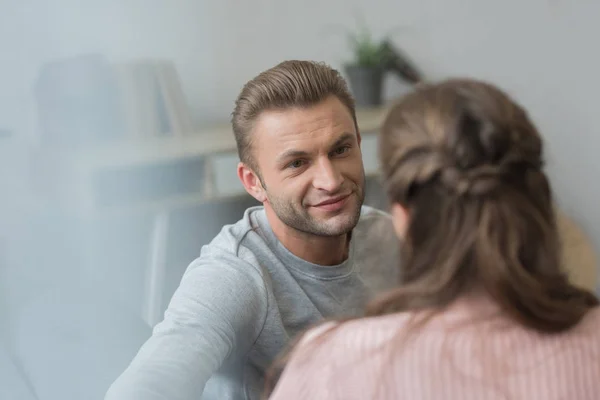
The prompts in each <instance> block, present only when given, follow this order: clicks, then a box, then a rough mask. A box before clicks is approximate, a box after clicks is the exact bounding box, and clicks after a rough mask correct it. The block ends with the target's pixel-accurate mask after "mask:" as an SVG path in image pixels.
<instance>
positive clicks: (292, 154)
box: [275, 132, 354, 164]
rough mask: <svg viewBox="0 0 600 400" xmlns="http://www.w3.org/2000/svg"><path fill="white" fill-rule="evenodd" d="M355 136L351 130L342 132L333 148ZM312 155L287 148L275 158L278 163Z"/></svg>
mask: <svg viewBox="0 0 600 400" xmlns="http://www.w3.org/2000/svg"><path fill="white" fill-rule="evenodd" d="M353 138H354V134H353V133H349V132H344V134H342V136H340V137H339V138H338V139H337V140H336V141H335V142H334V143H333V144H332V145H331V149H335V148H336V147H339V146H340V145H341V144H342V143H344V142H347V141H349V140H352V139H353ZM308 156H310V154H309V153H308V152H306V151H303V150H293V149H292V150H287V151H286V152H284V153H283V154H281V155H279V156H277V158H276V159H275V162H276V163H277V164H281V163H283V162H284V161H286V160H288V159H292V158H301V157H308Z"/></svg>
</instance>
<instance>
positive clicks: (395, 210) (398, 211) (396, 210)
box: [390, 203, 409, 239]
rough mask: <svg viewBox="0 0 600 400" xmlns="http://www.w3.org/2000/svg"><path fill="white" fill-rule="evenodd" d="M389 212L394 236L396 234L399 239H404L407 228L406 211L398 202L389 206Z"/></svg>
mask: <svg viewBox="0 0 600 400" xmlns="http://www.w3.org/2000/svg"><path fill="white" fill-rule="evenodd" d="M390 212H391V214H392V222H393V224H394V230H395V231H396V236H398V238H400V239H404V236H405V235H406V230H407V229H408V218H409V215H408V211H407V210H406V208H404V207H402V206H401V205H400V204H398V203H394V204H392V206H391V210H390Z"/></svg>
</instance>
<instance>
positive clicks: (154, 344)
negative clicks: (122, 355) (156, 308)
mask: <svg viewBox="0 0 600 400" xmlns="http://www.w3.org/2000/svg"><path fill="white" fill-rule="evenodd" d="M266 302H267V294H266V288H265V284H264V280H263V278H262V276H261V274H260V272H259V271H258V270H257V269H256V268H255V267H254V266H252V265H250V264H247V263H245V262H244V261H242V260H240V259H239V258H237V257H235V256H233V255H231V256H230V257H225V258H224V259H208V260H204V259H202V258H199V259H197V260H196V261H195V262H193V263H192V264H191V265H190V267H189V268H188V270H187V271H186V273H185V274H184V276H183V278H182V281H181V284H180V286H179V288H178V289H177V290H176V292H175V294H174V295H173V298H172V300H171V303H170V304H169V307H168V309H167V311H166V312H165V316H164V320H163V321H162V322H160V323H159V324H157V325H156V327H155V328H154V330H153V333H152V336H151V337H150V338H149V339H148V341H147V342H146V343H144V345H143V346H142V347H141V349H140V350H139V352H138V354H137V355H136V356H135V358H134V359H133V361H132V362H131V364H130V365H129V367H128V368H127V369H126V370H125V371H124V372H123V373H122V374H121V376H119V377H118V379H117V380H116V381H115V382H114V383H113V384H112V385H111V387H110V389H109V390H108V393H107V394H106V397H105V400H159V399H169V400H188V399H190V400H192V399H193V400H197V399H198V398H199V397H200V395H201V394H202V392H203V390H204V386H205V384H206V382H207V380H208V379H209V378H210V377H211V376H212V375H213V374H214V373H215V372H216V371H217V370H218V369H219V368H220V367H221V365H222V364H223V362H224V361H225V360H226V359H227V357H228V356H229V355H230V354H232V353H233V352H236V353H239V352H246V351H248V350H249V349H250V347H251V346H252V344H253V343H254V341H255V340H256V338H257V336H258V334H259V332H260V330H261V329H262V326H263V324H264V321H265V318H266V309H267V304H266Z"/></svg>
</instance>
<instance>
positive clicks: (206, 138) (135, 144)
mask: <svg viewBox="0 0 600 400" xmlns="http://www.w3.org/2000/svg"><path fill="white" fill-rule="evenodd" d="M386 111H387V107H378V108H371V109H359V110H357V121H358V125H359V129H360V131H361V132H364V133H368V132H372V131H376V130H378V129H379V127H380V126H381V124H382V123H383V118H384V117H385V113H386ZM39 150H40V152H51V153H54V157H56V158H62V159H64V158H65V157H66V158H70V159H71V161H72V162H75V164H76V165H77V167H78V168H91V169H97V168H107V167H115V168H123V167H128V166H136V165H140V164H147V163H160V162H168V161H170V160H174V159H182V158H190V157H199V156H205V155H214V154H219V153H229V152H236V151H237V148H236V143H235V138H234V136H233V132H232V131H231V125H230V124H219V125H215V126H211V127H207V128H205V129H202V130H200V131H198V132H195V133H190V134H188V135H186V136H166V137H155V138H148V139H142V140H140V139H130V140H122V141H118V142H110V143H105V144H97V145H93V146H89V147H80V148H77V149H74V148H66V147H44V148H43V149H39Z"/></svg>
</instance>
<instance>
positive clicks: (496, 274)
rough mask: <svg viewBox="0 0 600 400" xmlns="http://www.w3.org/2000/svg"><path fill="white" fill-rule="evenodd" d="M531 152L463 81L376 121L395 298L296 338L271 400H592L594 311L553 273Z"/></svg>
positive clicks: (555, 242)
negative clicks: (395, 243) (397, 263)
mask: <svg viewBox="0 0 600 400" xmlns="http://www.w3.org/2000/svg"><path fill="white" fill-rule="evenodd" d="M542 155H543V154H542V140H541V138H540V135H539V133H538V132H537V130H536V128H535V127H534V126H533V124H532V123H531V121H530V120H529V118H528V117H527V115H526V113H525V111H524V110H523V109H522V108H521V107H519V106H518V105H517V104H515V103H514V102H513V101H512V100H511V99H510V98H509V97H508V96H507V95H506V94H505V93H503V92H502V91H500V90H499V89H497V88H496V87H494V86H492V85H489V84H486V83H482V82H478V81H473V80H448V81H445V82H442V83H439V84H432V85H426V86H422V87H420V88H418V89H417V90H416V91H414V92H413V93H411V94H409V95H407V96H406V97H405V98H404V99H403V100H402V101H401V102H400V103H399V104H397V105H396V106H395V107H394V108H393V109H392V110H391V112H390V113H389V115H388V117H387V119H386V121H385V123H384V126H383V128H382V132H381V138H380V160H381V165H382V172H383V177H384V183H385V185H386V188H387V193H388V195H389V199H390V202H391V204H392V206H391V213H392V217H393V222H394V226H395V228H396V232H397V234H398V237H399V238H401V240H402V242H403V246H402V248H403V254H402V260H401V265H402V285H400V286H399V287H398V288H397V289H395V290H394V291H392V292H390V293H387V294H385V295H384V296H383V297H381V298H380V299H378V300H377V301H376V302H375V303H373V304H371V305H370V306H369V308H368V309H367V313H366V315H367V317H366V318H361V319H355V320H350V321H345V322H330V323H327V324H325V325H323V326H321V327H318V328H315V329H313V330H311V331H309V332H308V334H307V335H305V336H304V337H303V338H302V339H301V340H300V343H299V344H298V346H296V348H295V349H294V350H293V351H292V352H291V353H290V358H289V361H288V364H287V367H286V369H285V370H284V372H283V374H282V375H281V379H280V380H279V382H278V384H277V386H276V387H275V389H274V391H273V393H272V397H271V398H272V399H274V400H279V399H285V400H290V399H323V400H333V399H340V400H341V399H344V400H347V399H597V398H598V396H600V311H599V308H598V307H597V305H598V300H597V298H596V297H595V296H594V295H593V294H592V293H590V292H588V291H586V290H583V289H580V288H578V287H575V286H573V285H572V284H570V283H569V281H568V279H567V277H566V276H565V274H564V273H563V272H562V271H561V268H560V265H559V264H560V250H559V249H560V246H559V237H558V232H557V228H556V222H555V219H554V212H553V203H552V197H551V190H550V185H549V183H548V180H547V177H546V175H545V174H544V172H543V170H542V165H543V159H542Z"/></svg>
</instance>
